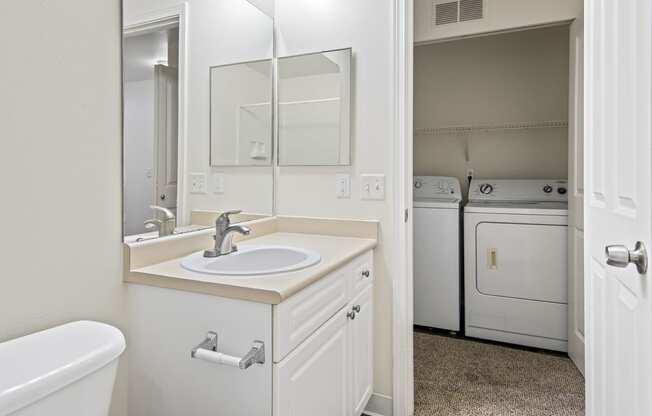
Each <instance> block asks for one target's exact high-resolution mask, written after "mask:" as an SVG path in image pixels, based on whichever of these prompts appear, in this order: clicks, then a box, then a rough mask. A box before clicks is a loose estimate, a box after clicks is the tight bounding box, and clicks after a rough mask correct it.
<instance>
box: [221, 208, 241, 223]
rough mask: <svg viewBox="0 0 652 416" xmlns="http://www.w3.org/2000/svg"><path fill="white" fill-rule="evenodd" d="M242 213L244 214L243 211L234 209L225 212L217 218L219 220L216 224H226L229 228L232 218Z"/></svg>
mask: <svg viewBox="0 0 652 416" xmlns="http://www.w3.org/2000/svg"><path fill="white" fill-rule="evenodd" d="M241 212H242V210H241V209H234V210H230V211H224V212H223V213H221V214H220V215H219V216H218V217H217V220H215V224H220V223H222V224H226V226H227V227H228V226H229V225H230V224H231V218H230V216H231V215H237V214H240V213H241Z"/></svg>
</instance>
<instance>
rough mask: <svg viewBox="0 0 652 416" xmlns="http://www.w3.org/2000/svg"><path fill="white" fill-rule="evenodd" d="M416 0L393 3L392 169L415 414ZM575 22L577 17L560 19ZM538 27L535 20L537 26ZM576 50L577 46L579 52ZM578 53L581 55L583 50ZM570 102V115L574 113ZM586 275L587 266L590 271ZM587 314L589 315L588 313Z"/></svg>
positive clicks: (401, 340) (397, 363)
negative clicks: (414, 185)
mask: <svg viewBox="0 0 652 416" xmlns="http://www.w3.org/2000/svg"><path fill="white" fill-rule="evenodd" d="M413 10H414V0H397V1H396V2H395V3H394V8H393V58H394V68H393V80H392V81H393V83H392V86H393V88H392V92H393V99H394V100H393V102H394V104H393V108H392V111H393V115H394V117H393V129H392V132H393V135H394V137H395V140H394V146H393V148H392V152H393V153H392V173H393V176H394V177H395V178H396V180H395V182H394V183H395V186H396V191H395V198H394V201H393V206H392V212H393V216H392V218H394V220H395V222H394V227H393V231H394V233H395V234H394V235H395V238H396V240H395V242H394V243H395V247H394V253H395V254H396V256H395V258H394V259H393V264H392V272H393V276H394V279H393V282H394V285H393V299H392V321H393V322H392V330H393V341H392V350H393V370H392V371H393V374H392V375H393V397H392V402H393V413H392V414H393V416H412V415H413V414H414V362H413V333H414V330H413V323H414V318H413V307H414V305H413V247H412V244H413V242H412V238H413V228H412V227H413V222H412V217H413V210H412V178H413V116H414V111H413V69H414V62H413V47H414V17H413ZM556 23H557V24H569V25H570V24H572V20H570V21H568V20H565V21H560V22H556ZM533 27H534V26H533ZM573 52H575V51H572V52H571V53H573ZM575 58H576V59H579V58H578V57H577V56H576V57H575ZM570 110H571V109H570V108H569V117H571V114H570ZM585 275H586V272H585ZM585 319H586V315H585Z"/></svg>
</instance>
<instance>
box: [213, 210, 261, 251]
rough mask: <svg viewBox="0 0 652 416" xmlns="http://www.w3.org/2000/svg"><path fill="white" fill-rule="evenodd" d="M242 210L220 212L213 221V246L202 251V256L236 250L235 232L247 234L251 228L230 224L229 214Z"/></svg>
mask: <svg viewBox="0 0 652 416" xmlns="http://www.w3.org/2000/svg"><path fill="white" fill-rule="evenodd" d="M241 212H242V211H240V210H237V211H227V212H224V213H222V214H220V216H219V217H217V220H216V221H215V235H214V236H213V238H214V239H215V247H214V248H212V249H209V250H205V251H204V257H219V256H224V255H227V254H231V253H233V252H235V251H238V247H237V246H236V245H235V244H233V236H234V235H235V233H240V234H242V235H248V234H249V233H250V232H251V230H250V229H249V227H245V226H244V225H231V219H230V218H229V215H235V214H239V213H241Z"/></svg>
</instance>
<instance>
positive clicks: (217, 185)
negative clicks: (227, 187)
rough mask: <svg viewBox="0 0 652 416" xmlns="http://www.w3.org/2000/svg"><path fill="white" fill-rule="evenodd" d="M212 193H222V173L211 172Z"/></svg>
mask: <svg viewBox="0 0 652 416" xmlns="http://www.w3.org/2000/svg"><path fill="white" fill-rule="evenodd" d="M213 193H214V194H223V193H224V174H223V173H214V174H213Z"/></svg>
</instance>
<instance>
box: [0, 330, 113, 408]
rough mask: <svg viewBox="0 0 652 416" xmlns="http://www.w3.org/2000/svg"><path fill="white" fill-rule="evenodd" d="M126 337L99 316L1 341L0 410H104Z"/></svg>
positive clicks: (107, 406) (108, 401) (109, 398)
mask: <svg viewBox="0 0 652 416" xmlns="http://www.w3.org/2000/svg"><path fill="white" fill-rule="evenodd" d="M124 349H125V339H124V336H123V335H122V332H120V331H119V330H118V329H117V328H114V327H112V326H110V325H106V324H103V323H99V322H92V321H79V322H71V323H69V324H65V325H61V326H58V327H55V328H51V329H47V330H45V331H41V332H37V333H35V334H31V335H27V336H24V337H22V338H17V339H14V340H11V341H7V342H4V343H2V344H0V416H6V415H11V416H46V415H47V416H106V415H107V414H108V412H109V405H110V402H111V394H112V392H113V383H114V381H115V373H116V369H117V366H118V358H119V357H120V355H121V354H122V352H123V351H124Z"/></svg>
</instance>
